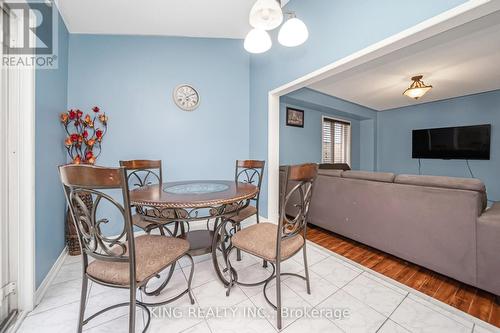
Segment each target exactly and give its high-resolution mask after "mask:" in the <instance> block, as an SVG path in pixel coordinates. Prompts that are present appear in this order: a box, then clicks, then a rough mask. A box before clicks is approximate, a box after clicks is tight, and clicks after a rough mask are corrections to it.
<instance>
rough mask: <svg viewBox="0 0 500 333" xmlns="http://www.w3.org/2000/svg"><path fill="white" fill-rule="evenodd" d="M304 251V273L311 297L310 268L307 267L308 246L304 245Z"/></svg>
mask: <svg viewBox="0 0 500 333" xmlns="http://www.w3.org/2000/svg"><path fill="white" fill-rule="evenodd" d="M302 251H303V257H304V271H305V275H306V287H307V293H308V294H309V295H311V283H310V281H309V267H308V266H307V250H306V244H305V243H304V246H303V247H302Z"/></svg>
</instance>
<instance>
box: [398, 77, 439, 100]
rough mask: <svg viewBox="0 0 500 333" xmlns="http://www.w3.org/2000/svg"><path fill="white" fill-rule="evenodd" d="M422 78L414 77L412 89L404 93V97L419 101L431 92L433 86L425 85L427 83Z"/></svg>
mask: <svg viewBox="0 0 500 333" xmlns="http://www.w3.org/2000/svg"><path fill="white" fill-rule="evenodd" d="M422 78H423V76H422V75H417V76H414V77H412V78H411V79H412V81H413V82H412V83H411V84H410V87H409V88H408V89H406V90H405V91H404V92H403V95H405V96H408V97H410V98H413V99H419V98H420V97H422V96H424V95H425V94H426V93H427V92H428V91H429V90H431V89H432V86H431V85H429V86H427V85H425V83H424V82H423V81H422Z"/></svg>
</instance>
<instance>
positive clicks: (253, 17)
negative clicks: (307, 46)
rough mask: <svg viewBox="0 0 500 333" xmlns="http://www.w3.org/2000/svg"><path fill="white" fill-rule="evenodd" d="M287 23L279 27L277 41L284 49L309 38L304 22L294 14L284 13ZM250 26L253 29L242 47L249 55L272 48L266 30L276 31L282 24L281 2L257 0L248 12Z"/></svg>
mask: <svg viewBox="0 0 500 333" xmlns="http://www.w3.org/2000/svg"><path fill="white" fill-rule="evenodd" d="M285 15H286V16H287V17H288V19H287V21H286V22H285V23H284V24H283V25H282V26H281V28H280V31H279V33H278V41H279V43H280V44H281V45H283V46H286V47H295V46H299V45H302V44H303V43H304V42H305V41H306V40H307V39H308V38H309V31H308V29H307V26H306V25H305V23H304V22H302V21H301V20H300V19H298V18H297V17H296V15H295V13H294V12H286V13H285ZM249 21H250V25H251V26H252V27H253V29H252V30H251V31H250V32H249V33H248V35H247V36H246V38H245V42H244V47H245V50H247V51H248V52H250V53H263V52H266V51H268V50H269V49H270V48H271V46H272V41H271V37H270V36H269V33H268V32H267V31H268V30H273V29H276V28H277V27H279V26H280V25H281V23H282V22H283V11H282V9H281V2H280V1H277V0H257V1H256V2H255V4H254V5H253V7H252V9H251V10H250V16H249Z"/></svg>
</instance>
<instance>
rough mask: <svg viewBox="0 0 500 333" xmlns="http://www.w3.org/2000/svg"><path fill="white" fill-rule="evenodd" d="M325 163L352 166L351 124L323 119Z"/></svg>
mask: <svg viewBox="0 0 500 333" xmlns="http://www.w3.org/2000/svg"><path fill="white" fill-rule="evenodd" d="M322 155H323V163H347V164H350V163H351V161H350V156H351V124H350V123H348V122H345V121H341V120H336V119H331V118H323V154H322Z"/></svg>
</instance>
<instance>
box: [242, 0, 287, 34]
mask: <svg viewBox="0 0 500 333" xmlns="http://www.w3.org/2000/svg"><path fill="white" fill-rule="evenodd" d="M281 22H283V12H282V11H281V6H280V4H279V3H278V1H276V0H257V2H256V3H255V4H254V5H253V7H252V9H251V10H250V25H251V26H252V27H254V28H256V29H262V30H273V29H275V28H277V27H279V25H280V24H281Z"/></svg>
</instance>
